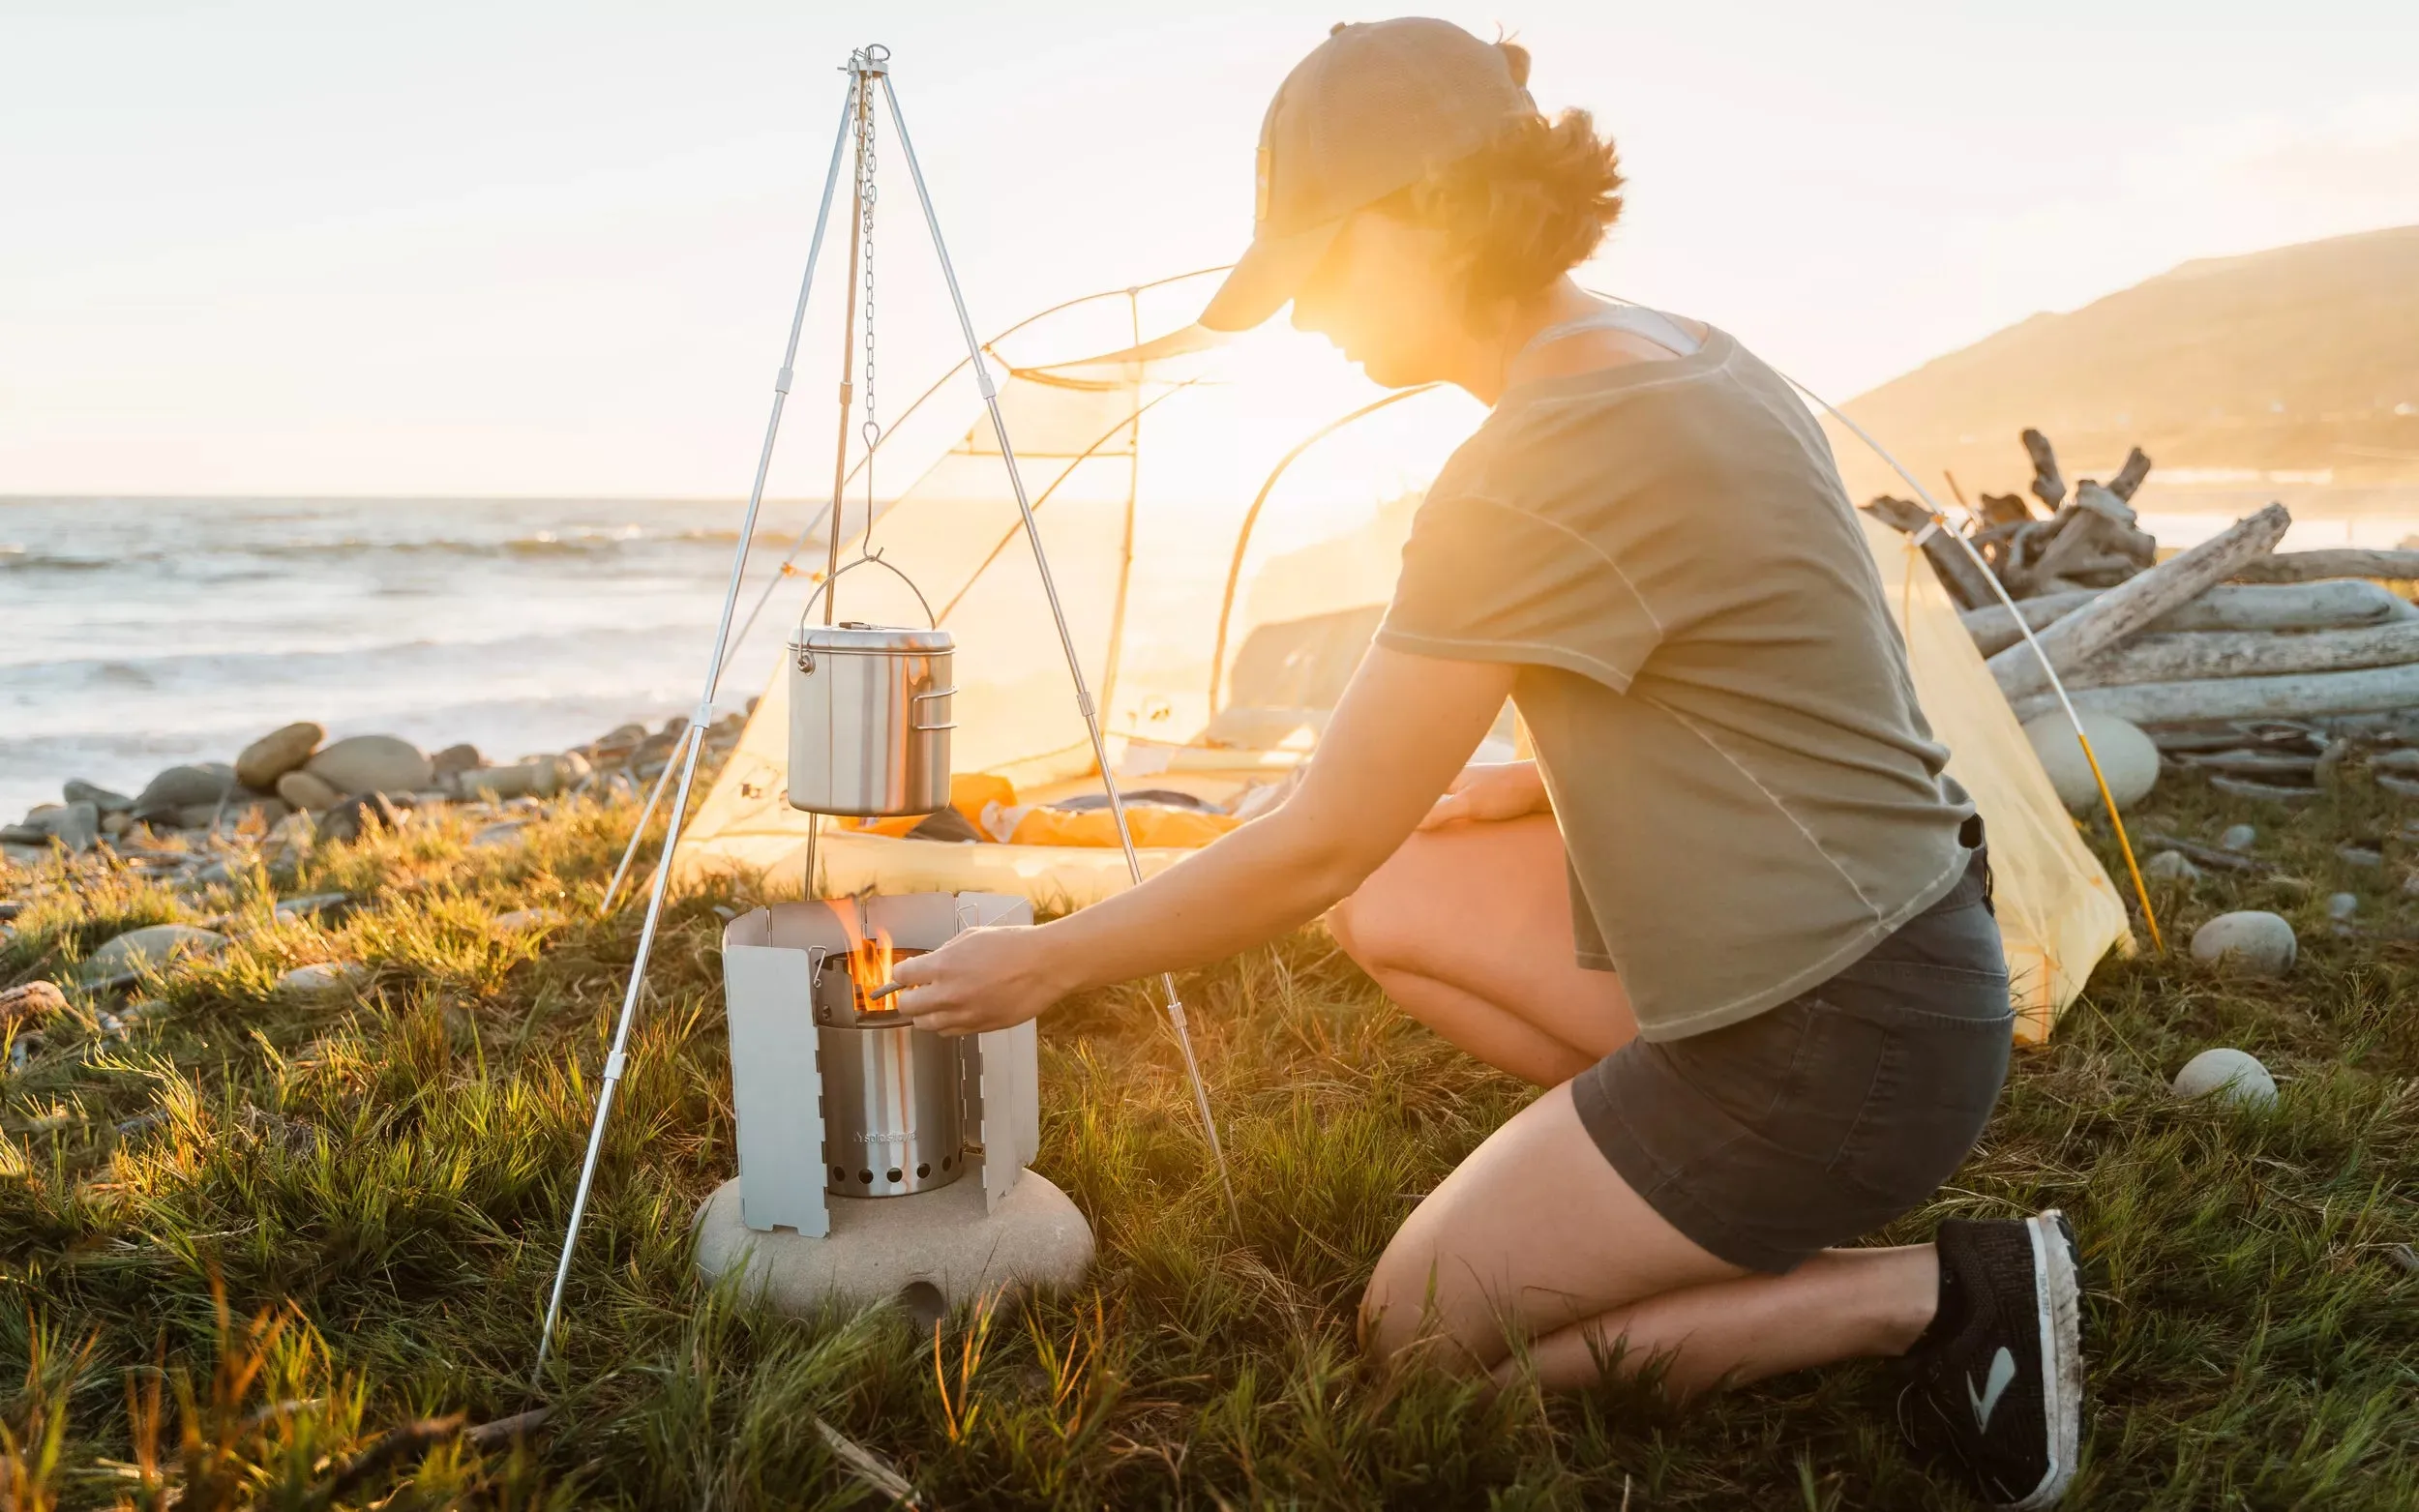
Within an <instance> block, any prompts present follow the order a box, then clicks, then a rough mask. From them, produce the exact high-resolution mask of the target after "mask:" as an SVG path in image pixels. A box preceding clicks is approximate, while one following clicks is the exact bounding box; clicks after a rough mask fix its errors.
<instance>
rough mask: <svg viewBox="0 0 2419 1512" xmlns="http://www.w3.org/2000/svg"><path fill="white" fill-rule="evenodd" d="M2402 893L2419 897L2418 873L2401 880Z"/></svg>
mask: <svg viewBox="0 0 2419 1512" xmlns="http://www.w3.org/2000/svg"><path fill="white" fill-rule="evenodd" d="M2403 891H2404V892H2405V893H2410V894H2412V895H2414V896H2419V872H2412V873H2410V874H2409V875H2405V876H2404V878H2403Z"/></svg>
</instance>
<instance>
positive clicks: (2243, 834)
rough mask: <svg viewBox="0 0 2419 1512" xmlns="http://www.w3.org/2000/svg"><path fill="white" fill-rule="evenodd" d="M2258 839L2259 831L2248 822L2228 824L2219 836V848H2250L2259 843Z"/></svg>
mask: <svg viewBox="0 0 2419 1512" xmlns="http://www.w3.org/2000/svg"><path fill="white" fill-rule="evenodd" d="M2258 840H2259V832H2258V831H2257V830H2255V829H2254V828H2252V827H2251V826H2250V825H2248V824H2233V825H2228V826H2227V827H2226V831H2225V834H2223V835H2220V836H2219V837H2218V848H2219V849H2221V850H2249V849H2250V848H2251V847H2252V846H2253V845H2256V844H2257V843H2258Z"/></svg>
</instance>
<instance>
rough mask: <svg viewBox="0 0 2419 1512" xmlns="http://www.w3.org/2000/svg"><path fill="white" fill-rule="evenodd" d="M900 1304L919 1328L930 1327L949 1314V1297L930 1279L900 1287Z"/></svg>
mask: <svg viewBox="0 0 2419 1512" xmlns="http://www.w3.org/2000/svg"><path fill="white" fill-rule="evenodd" d="M899 1305H900V1306H901V1307H903V1308H905V1309H907V1314H908V1316H909V1317H910V1318H912V1319H915V1326H916V1327H918V1328H930V1327H931V1326H932V1325H933V1324H935V1323H937V1322H939V1321H941V1319H943V1318H946V1317H947V1316H948V1315H949V1299H948V1298H947V1297H944V1296H942V1295H941V1289H940V1288H939V1287H936V1286H934V1285H933V1284H932V1283H931V1282H929V1281H911V1282H909V1283H908V1284H907V1285H906V1286H904V1287H901V1288H900V1289H899Z"/></svg>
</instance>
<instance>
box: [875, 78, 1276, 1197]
mask: <svg viewBox="0 0 2419 1512" xmlns="http://www.w3.org/2000/svg"><path fill="white" fill-rule="evenodd" d="M881 93H882V99H883V100H885V101H887V102H888V103H889V105H890V122H891V125H892V126H893V127H894V128H896V129H897V131H898V133H899V152H900V155H901V156H903V157H905V158H906V159H907V165H908V176H909V177H910V178H911V179H913V180H914V182H915V198H916V201H917V202H918V203H919V204H920V205H921V206H922V207H923V211H924V224H925V226H926V227H927V228H928V229H930V230H931V232H932V238H933V255H934V257H935V258H936V259H937V260H938V261H939V262H940V264H941V280H942V282H945V283H947V284H948V286H949V303H950V305H951V307H952V308H953V309H954V310H955V311H956V312H957V317H958V330H959V331H960V333H962V334H963V335H964V336H965V338H966V352H967V355H968V357H970V358H971V359H972V361H973V364H974V381H975V383H976V385H977V386H978V387H980V388H981V390H982V394H983V405H984V407H985V408H987V409H988V410H990V412H991V430H992V433H993V434H994V435H995V436H997V437H998V438H999V440H1000V460H1001V461H1003V462H1005V463H1006V464H1007V469H1008V487H1009V489H1011V490H1012V491H1013V492H1014V493H1015V494H1016V507H1017V511H1018V513H1019V514H1021V515H1022V516H1023V517H1024V520H1025V538H1026V540H1028V541H1030V543H1032V548H1033V568H1034V571H1035V573H1036V574H1037V575H1038V576H1039V577H1040V578H1041V591H1042V596H1043V597H1044V598H1046V599H1048V600H1049V601H1050V617H1051V619H1052V620H1054V621H1055V622H1056V623H1057V625H1058V627H1059V644H1060V648H1062V649H1063V650H1064V651H1065V652H1066V670H1067V675H1068V676H1069V677H1070V678H1072V679H1073V680H1074V683H1075V706H1076V708H1077V710H1078V711H1079V712H1081V713H1082V714H1083V716H1084V728H1085V730H1086V731H1087V732H1088V733H1089V734H1090V736H1091V750H1092V759H1093V760H1094V761H1095V762H1096V763H1098V765H1099V767H1100V783H1101V786H1102V787H1103V788H1105V789H1106V790H1107V793H1108V796H1109V813H1110V814H1111V815H1113V816H1114V817H1115V819H1116V820H1117V830H1118V845H1120V847H1121V848H1122V849H1123V850H1124V852H1125V870H1126V874H1127V875H1129V876H1131V877H1132V878H1133V880H1134V883H1135V885H1136V886H1140V885H1141V884H1142V880H1143V863H1142V858H1141V857H1140V856H1139V855H1137V854H1136V853H1135V851H1134V832H1133V829H1132V827H1131V826H1129V825H1128V824H1127V823H1126V821H1125V798H1124V795H1123V794H1122V793H1120V792H1119V790H1118V780H1117V773H1116V772H1115V771H1114V770H1112V769H1111V767H1110V765H1109V744H1108V742H1107V741H1106V740H1104V739H1103V738H1102V737H1101V734H1100V714H1099V711H1098V709H1096V708H1095V707H1094V706H1093V704H1092V700H1091V689H1090V686H1089V685H1087V683H1086V682H1085V680H1084V662H1083V658H1082V657H1081V656H1080V655H1078V654H1077V652H1076V649H1075V635H1074V632H1072V631H1070V630H1069V629H1068V628H1067V623H1066V610H1065V608H1063V607H1061V606H1060V603H1059V588H1058V584H1057V583H1056V582H1054V581H1053V580H1052V579H1051V577H1050V557H1049V554H1048V553H1047V552H1045V551H1044V550H1043V549H1042V545H1041V527H1040V526H1039V525H1037V524H1035V523H1034V521H1033V506H1032V504H1031V502H1030V500H1028V499H1027V498H1026V496H1025V475H1024V473H1023V472H1022V471H1020V470H1019V469H1018V467H1017V464H1016V448H1015V447H1014V446H1012V445H1011V444H1010V443H1009V441H1008V423H1007V421H1006V420H1005V419H1004V418H1002V417H1001V415H1000V393H999V390H998V389H996V388H994V387H993V386H992V381H991V369H990V367H989V365H987V364H986V363H985V362H984V361H983V352H982V343H981V341H978V340H977V339H976V338H975V335H974V321H973V319H972V317H971V316H970V315H968V314H967V312H966V295H965V294H964V293H963V292H962V291H961V290H960V289H959V288H958V272H957V268H956V267H955V266H954V265H953V264H952V263H951V262H950V261H949V248H948V245H947V243H945V242H944V241H943V240H942V239H941V218H940V216H939V215H937V214H936V213H935V212H934V210H933V196H932V192H931V191H930V190H928V189H927V188H925V186H924V168H923V165H922V164H921V163H918V162H917V161H916V158H915V144H914V143H913V141H911V139H910V138H909V136H908V128H907V117H906V116H905V115H904V114H902V113H901V112H900V110H899V92H898V90H897V89H896V88H895V87H894V86H893V85H892V84H891V82H890V75H889V74H888V72H887V71H885V72H884V73H883V74H881ZM868 104H871V102H870V101H869V102H868ZM1159 985H1160V986H1161V987H1162V988H1163V989H1165V991H1166V993H1167V997H1168V1023H1170V1024H1171V1025H1173V1026H1174V1028H1175V1030H1176V1044H1177V1049H1178V1050H1179V1051H1180V1052H1182V1054H1183V1057H1184V1075H1185V1077H1186V1078H1187V1079H1188V1080H1189V1081H1190V1082H1192V1087H1193V1105H1194V1110H1195V1112H1198V1113H1199V1114H1200V1115H1201V1132H1202V1134H1203V1136H1204V1137H1205V1138H1206V1139H1207V1140H1208V1141H1209V1154H1210V1158H1211V1159H1212V1160H1213V1161H1214V1162H1215V1163H1216V1165H1217V1168H1218V1185H1219V1186H1220V1187H1221V1188H1222V1189H1224V1191H1225V1193H1226V1209H1227V1215H1228V1217H1229V1218H1231V1219H1232V1220H1233V1221H1234V1224H1235V1227H1236V1229H1237V1230H1238V1231H1240V1230H1241V1229H1242V1223H1243V1214H1242V1209H1241V1208H1240V1207H1239V1206H1238V1205H1237V1204H1236V1201H1235V1183H1234V1181H1233V1179H1232V1178H1230V1177H1229V1176H1228V1174H1227V1170H1226V1150H1225V1149H1224V1148H1223V1147H1222V1146H1221V1145H1220V1144H1219V1142H1218V1125H1217V1120H1216V1119H1214V1118H1212V1117H1211V1116H1210V1115H1209V1089H1208V1088H1207V1087H1205V1086H1204V1085H1203V1084H1202V1080H1201V1062H1200V1061H1199V1060H1198V1059H1196V1058H1195V1057H1194V1055H1193V1036H1192V1031H1191V1030H1190V1029H1189V1028H1188V1027H1187V1026H1186V1024H1185V1022H1184V1001H1183V999H1182V998H1181V997H1180V996H1179V995H1178V994H1177V991H1176V978H1175V977H1174V976H1173V975H1171V974H1170V973H1167V972H1164V971H1163V972H1161V973H1160V974H1159Z"/></svg>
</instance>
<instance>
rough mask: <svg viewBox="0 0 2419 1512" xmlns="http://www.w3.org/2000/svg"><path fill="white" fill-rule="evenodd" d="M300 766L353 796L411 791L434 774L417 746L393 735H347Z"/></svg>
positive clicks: (427, 760) (424, 783)
mask: <svg viewBox="0 0 2419 1512" xmlns="http://www.w3.org/2000/svg"><path fill="white" fill-rule="evenodd" d="M303 770H304V771H307V772H309V773H311V775H313V776H314V777H316V778H319V779H320V780H322V781H323V782H325V783H327V784H328V785H329V786H333V787H335V788H337V789H338V790H339V791H342V792H346V793H351V794H354V795H356V796H359V795H362V794H366V793H376V792H411V791H414V790H416V789H418V788H422V787H426V786H429V784H430V783H431V782H432V781H433V779H434V777H435V773H434V772H433V771H432V770H431V768H430V765H429V758H428V757H427V756H424V755H422V754H421V751H420V748H419V747H418V746H415V745H413V744H412V743H411V742H410V741H408V740H403V739H401V738H399V737H397V736H394V735H352V736H348V737H347V738H345V739H343V740H339V741H336V742H334V743H332V744H330V745H327V746H324V747H322V748H320V750H319V752H318V754H317V755H315V756H313V757H312V758H311V759H310V760H309V761H308V762H306V763H304V766H303Z"/></svg>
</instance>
